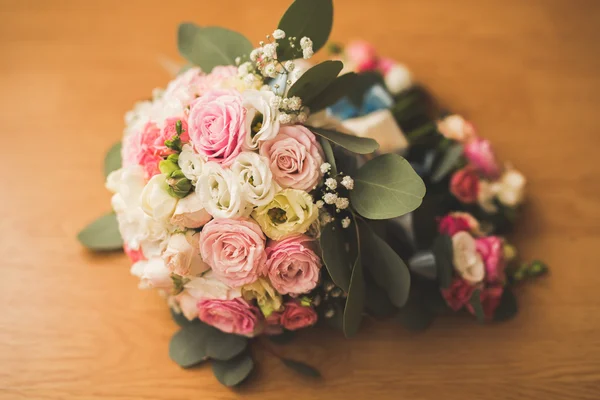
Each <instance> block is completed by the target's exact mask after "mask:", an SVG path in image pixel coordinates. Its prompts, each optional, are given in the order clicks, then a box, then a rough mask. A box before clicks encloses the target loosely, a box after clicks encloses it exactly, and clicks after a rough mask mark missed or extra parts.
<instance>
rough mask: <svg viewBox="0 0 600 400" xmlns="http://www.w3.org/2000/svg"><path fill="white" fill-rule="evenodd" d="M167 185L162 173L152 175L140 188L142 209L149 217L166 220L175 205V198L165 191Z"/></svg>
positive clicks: (165, 177) (171, 213)
mask: <svg viewBox="0 0 600 400" xmlns="http://www.w3.org/2000/svg"><path fill="white" fill-rule="evenodd" d="M168 188H169V185H168V183H167V176H166V175H164V174H158V175H154V176H153V177H152V178H151V179H150V180H149V181H148V183H147V184H146V186H145V187H144V190H142V199H141V200H142V204H141V207H142V210H144V212H145V213H146V215H148V216H149V217H150V218H152V219H154V220H157V221H168V220H169V219H170V218H171V216H172V215H173V212H174V211H175V207H176V206H177V199H176V198H175V197H173V196H171V195H170V194H169V192H168V191H167V190H168Z"/></svg>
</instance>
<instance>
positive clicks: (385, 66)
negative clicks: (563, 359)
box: [377, 58, 397, 75]
mask: <svg viewBox="0 0 600 400" xmlns="http://www.w3.org/2000/svg"><path fill="white" fill-rule="evenodd" d="M396 64H397V63H396V61H395V60H392V59H391V58H381V59H379V63H378V64H377V69H378V70H380V71H381V72H382V73H383V75H386V74H387V73H388V72H390V70H391V69H392V68H393V67H394V66H395V65H396Z"/></svg>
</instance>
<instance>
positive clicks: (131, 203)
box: [106, 165, 146, 213]
mask: <svg viewBox="0 0 600 400" xmlns="http://www.w3.org/2000/svg"><path fill="white" fill-rule="evenodd" d="M145 185H146V180H145V178H144V169H143V168H142V167H141V166H139V165H135V166H130V167H125V168H121V169H118V170H116V171H113V172H111V173H110V174H109V175H108V177H107V178H106V188H107V189H108V190H110V191H111V192H113V193H114V195H113V197H112V200H111V202H112V206H113V209H114V210H115V212H117V213H119V212H125V211H126V210H128V209H131V208H136V207H139V204H140V196H141V194H142V190H144V186H145Z"/></svg>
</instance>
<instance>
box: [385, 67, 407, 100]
mask: <svg viewBox="0 0 600 400" xmlns="http://www.w3.org/2000/svg"><path fill="white" fill-rule="evenodd" d="M384 81H385V85H386V86H387V88H388V90H389V91H390V93H392V94H394V95H396V94H398V93H400V92H402V91H404V90H406V89H408V88H410V87H411V86H412V84H413V80H412V74H411V73H410V70H409V69H408V68H407V67H406V66H405V65H404V64H394V66H392V68H390V70H389V71H388V72H387V73H386V74H385V76H384Z"/></svg>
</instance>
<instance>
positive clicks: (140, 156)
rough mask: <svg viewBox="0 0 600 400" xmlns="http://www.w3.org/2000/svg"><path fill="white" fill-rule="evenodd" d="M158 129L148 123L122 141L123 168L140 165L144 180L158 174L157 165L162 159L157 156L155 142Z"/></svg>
mask: <svg viewBox="0 0 600 400" xmlns="http://www.w3.org/2000/svg"><path fill="white" fill-rule="evenodd" d="M159 136H160V129H158V127H157V126H156V124H154V123H153V122H148V123H146V125H144V127H143V129H142V130H141V131H139V132H133V133H132V134H130V135H129V136H127V137H125V140H124V141H123V150H122V156H123V166H125V167H127V166H131V165H141V166H142V167H143V168H144V171H145V173H146V179H150V178H152V177H153V176H154V175H157V174H159V173H160V170H159V169H158V163H159V162H160V161H161V160H162V157H161V156H160V155H158V151H157V149H156V146H155V144H156V141H157V138H158V137H159Z"/></svg>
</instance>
